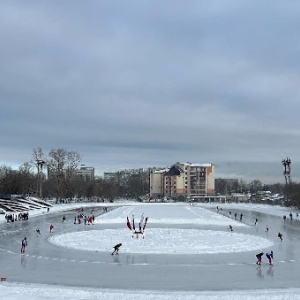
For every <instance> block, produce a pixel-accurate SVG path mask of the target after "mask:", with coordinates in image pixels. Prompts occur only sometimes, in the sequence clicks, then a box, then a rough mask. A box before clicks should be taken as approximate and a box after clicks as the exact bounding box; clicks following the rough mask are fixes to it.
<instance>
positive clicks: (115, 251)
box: [111, 243, 122, 255]
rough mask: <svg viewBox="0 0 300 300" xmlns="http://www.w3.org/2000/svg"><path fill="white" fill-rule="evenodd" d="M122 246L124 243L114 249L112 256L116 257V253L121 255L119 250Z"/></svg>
mask: <svg viewBox="0 0 300 300" xmlns="http://www.w3.org/2000/svg"><path fill="white" fill-rule="evenodd" d="M121 246H122V243H119V244H117V245H115V246H114V247H113V248H114V251H113V252H112V254H111V255H114V254H115V253H116V254H119V249H120V247H121Z"/></svg>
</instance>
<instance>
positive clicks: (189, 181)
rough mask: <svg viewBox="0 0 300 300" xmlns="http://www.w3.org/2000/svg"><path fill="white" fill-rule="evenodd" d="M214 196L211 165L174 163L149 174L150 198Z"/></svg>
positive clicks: (212, 168)
mask: <svg viewBox="0 0 300 300" xmlns="http://www.w3.org/2000/svg"><path fill="white" fill-rule="evenodd" d="M214 194H215V180H214V165H213V164H211V163H208V164H201V163H199V164H196V163H176V164H174V165H173V166H171V167H170V168H167V169H159V170H152V171H151V172H150V198H162V197H171V198H177V197H179V196H184V197H190V198H197V197H203V196H209V195H214Z"/></svg>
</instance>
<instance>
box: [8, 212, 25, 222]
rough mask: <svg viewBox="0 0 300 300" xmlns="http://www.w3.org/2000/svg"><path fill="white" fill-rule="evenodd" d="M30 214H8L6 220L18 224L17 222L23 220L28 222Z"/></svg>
mask: <svg viewBox="0 0 300 300" xmlns="http://www.w3.org/2000/svg"><path fill="white" fill-rule="evenodd" d="M28 216H29V213H28V212H24V213H19V214H6V215H5V220H6V222H16V221H22V220H28Z"/></svg>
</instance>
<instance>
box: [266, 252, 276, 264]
mask: <svg viewBox="0 0 300 300" xmlns="http://www.w3.org/2000/svg"><path fill="white" fill-rule="evenodd" d="M266 257H267V259H268V261H269V265H270V266H272V265H273V264H272V259H274V256H273V251H271V252H270V253H269V252H268V253H266Z"/></svg>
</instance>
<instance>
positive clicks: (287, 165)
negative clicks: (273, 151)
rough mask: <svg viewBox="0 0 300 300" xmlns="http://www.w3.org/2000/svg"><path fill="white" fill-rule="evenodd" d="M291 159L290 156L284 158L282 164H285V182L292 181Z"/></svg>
mask: <svg viewBox="0 0 300 300" xmlns="http://www.w3.org/2000/svg"><path fill="white" fill-rule="evenodd" d="M291 163H292V161H291V159H290V158H289V157H287V158H285V159H283V160H282V164H283V166H284V171H283V176H284V179H285V184H290V183H291Z"/></svg>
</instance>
